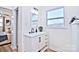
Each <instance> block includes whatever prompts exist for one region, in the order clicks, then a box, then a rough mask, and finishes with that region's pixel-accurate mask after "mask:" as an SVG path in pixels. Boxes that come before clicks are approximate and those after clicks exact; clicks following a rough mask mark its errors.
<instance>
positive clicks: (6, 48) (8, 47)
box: [0, 44, 56, 52]
mask: <svg viewBox="0 0 79 59" xmlns="http://www.w3.org/2000/svg"><path fill="white" fill-rule="evenodd" d="M0 52H17V50H12V48H11V44H8V45H3V46H0ZM44 52H56V51H54V50H51V49H49V48H48V49H47V50H46V51H44Z"/></svg>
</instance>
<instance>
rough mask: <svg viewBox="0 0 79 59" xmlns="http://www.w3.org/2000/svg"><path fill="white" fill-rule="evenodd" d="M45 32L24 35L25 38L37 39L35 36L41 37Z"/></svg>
mask: <svg viewBox="0 0 79 59" xmlns="http://www.w3.org/2000/svg"><path fill="white" fill-rule="evenodd" d="M44 33H45V32H37V33H30V34H29V33H25V34H24V35H25V36H28V37H35V36H38V35H41V34H44Z"/></svg>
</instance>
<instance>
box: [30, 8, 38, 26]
mask: <svg viewBox="0 0 79 59" xmlns="http://www.w3.org/2000/svg"><path fill="white" fill-rule="evenodd" d="M31 14H32V16H31V20H32V27H36V26H37V24H38V9H37V8H35V7H34V8H33V9H32V10H31Z"/></svg>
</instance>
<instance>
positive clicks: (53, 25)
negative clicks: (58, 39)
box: [46, 7, 65, 29]
mask: <svg viewBox="0 0 79 59" xmlns="http://www.w3.org/2000/svg"><path fill="white" fill-rule="evenodd" d="M60 8H64V7H59V8H54V9H50V10H47V11H46V25H47V27H48V28H54V29H64V28H65V8H64V24H63V26H60V25H57V26H56V24H52V25H48V19H47V12H48V11H51V10H56V9H60Z"/></svg>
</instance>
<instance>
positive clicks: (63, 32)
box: [39, 6, 79, 51]
mask: <svg viewBox="0 0 79 59" xmlns="http://www.w3.org/2000/svg"><path fill="white" fill-rule="evenodd" d="M54 8H59V6H58V7H57V6H51V7H49V6H45V7H39V9H40V10H39V11H40V12H39V15H40V16H39V24H41V25H43V26H45V27H44V28H46V11H47V10H50V9H54ZM64 8H65V28H63V29H54V28H48V27H47V32H48V35H49V48H51V49H53V50H56V51H72V36H71V25H70V24H69V21H70V20H71V18H72V17H73V16H77V17H79V7H76V6H73V7H71V6H65V7H64Z"/></svg>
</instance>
